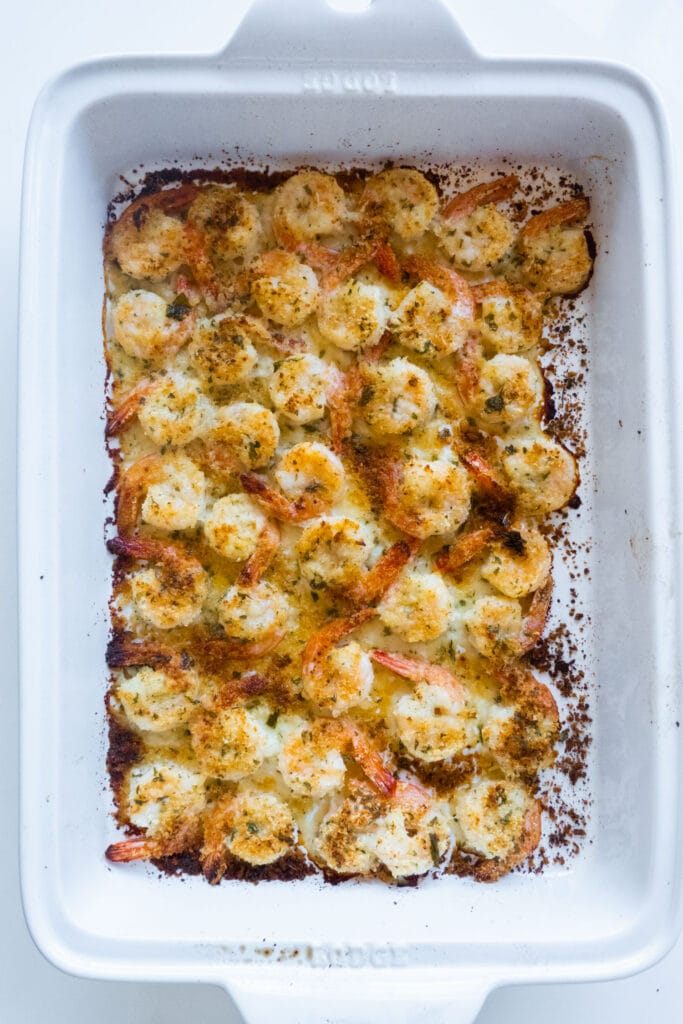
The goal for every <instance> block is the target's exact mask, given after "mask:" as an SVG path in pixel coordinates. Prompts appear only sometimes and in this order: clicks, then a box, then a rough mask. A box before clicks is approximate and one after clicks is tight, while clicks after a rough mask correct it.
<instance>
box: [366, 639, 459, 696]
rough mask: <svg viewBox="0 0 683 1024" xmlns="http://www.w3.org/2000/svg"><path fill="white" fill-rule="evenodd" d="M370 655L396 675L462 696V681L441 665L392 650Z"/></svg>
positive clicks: (375, 651)
mask: <svg viewBox="0 0 683 1024" xmlns="http://www.w3.org/2000/svg"><path fill="white" fill-rule="evenodd" d="M370 657H371V658H372V660H373V661H374V662H375V663H376V664H378V665H382V666H384V668H388V669H390V671H392V672H395V673H396V675H397V676H402V677H403V678H404V679H410V681H411V682H414V683H421V682H425V683H430V684H431V685H433V686H441V687H443V688H444V689H446V690H448V692H449V693H450V694H451V695H452V696H454V697H457V698H461V697H462V696H463V692H464V691H463V687H462V683H461V682H460V680H459V679H458V677H457V676H455V675H453V673H452V672H451V671H449V669H447V668H445V667H444V666H443V665H434V664H432V663H431V662H428V661H421V660H420V659H419V658H407V657H405V656H404V655H402V654H396V653H394V652H392V651H380V650H377V649H374V650H372V651H370Z"/></svg>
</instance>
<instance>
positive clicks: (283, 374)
mask: <svg viewBox="0 0 683 1024" xmlns="http://www.w3.org/2000/svg"><path fill="white" fill-rule="evenodd" d="M346 388H347V384H346V378H345V375H344V374H343V373H342V371H341V370H339V368H338V367H336V366H334V365H333V364H328V363H324V362H323V361H322V359H318V357H317V356H313V355H301V356H292V357H291V358H290V359H284V360H283V361H282V362H281V363H280V365H279V366H278V368H277V370H276V371H275V373H274V374H273V376H272V378H271V382H270V389H269V390H270V397H271V399H272V401H273V405H274V406H275V408H276V409H277V410H278V411H279V412H281V413H282V415H283V416H285V417H286V419H288V420H290V421H291V422H293V423H313V422H315V421H316V420H319V419H321V418H322V417H323V416H324V415H325V411H326V410H327V409H329V413H330V423H331V433H332V440H333V448H334V449H335V451H338V450H339V449H340V446H341V443H342V441H343V440H344V437H346V436H347V435H348V434H349V433H350V426H351V414H350V410H349V408H348V403H347V398H346Z"/></svg>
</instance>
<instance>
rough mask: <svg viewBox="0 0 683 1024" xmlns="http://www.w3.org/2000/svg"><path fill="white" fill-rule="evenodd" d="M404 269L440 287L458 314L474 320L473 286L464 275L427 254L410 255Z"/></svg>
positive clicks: (435, 286)
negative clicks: (428, 256)
mask: <svg viewBox="0 0 683 1024" xmlns="http://www.w3.org/2000/svg"><path fill="white" fill-rule="evenodd" d="M402 266H403V269H404V270H405V271H406V272H407V273H408V274H410V275H411V276H412V277H417V278H419V279H420V281H428V282H429V284H431V285H433V287H434V288H438V289H439V291H440V292H443V294H444V295H446V296H447V298H449V299H450V301H451V302H452V303H453V305H454V307H455V308H456V309H457V312H458V314H459V315H460V317H462V319H464V320H474V313H475V305H474V295H473V293H472V286H471V285H470V284H469V282H468V281H466V280H465V278H464V277H461V276H460V274H458V273H456V272H455V270H450V269H449V268H448V267H444V265H443V264H442V263H437V262H436V260H431V259H428V258H427V257H426V256H408V258H407V259H405V260H404V261H403V264H402Z"/></svg>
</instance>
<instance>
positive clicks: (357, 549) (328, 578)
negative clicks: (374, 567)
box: [296, 516, 372, 590]
mask: <svg viewBox="0 0 683 1024" xmlns="http://www.w3.org/2000/svg"><path fill="white" fill-rule="evenodd" d="M371 551H372V541H371V537H370V533H369V531H368V529H367V527H365V526H364V525H363V524H361V523H358V522H356V520H354V519H348V518H346V517H343V516H337V517H333V518H332V517H330V518H323V519H316V520H314V521H313V522H312V523H309V524H307V526H306V527H305V528H304V530H303V532H302V534H301V536H300V538H299V540H298V542H297V545H296V552H297V555H298V557H299V567H300V569H301V574H302V576H303V577H304V579H306V580H308V582H309V583H311V584H312V585H313V587H314V588H316V589H318V588H320V587H331V588H333V589H341V590H346V588H347V587H349V586H353V585H354V584H355V583H357V582H358V581H359V580H360V579H361V577H362V576H363V574H364V573H365V572H366V571H367V563H368V561H369V559H370V555H371Z"/></svg>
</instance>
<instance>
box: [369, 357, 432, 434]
mask: <svg viewBox="0 0 683 1024" xmlns="http://www.w3.org/2000/svg"><path fill="white" fill-rule="evenodd" d="M360 380H361V394H360V399H359V403H358V404H359V406H360V409H361V411H362V414H363V416H364V418H365V419H366V421H367V422H368V423H369V425H370V426H371V427H372V428H373V430H374V431H375V432H376V433H378V434H380V435H382V434H405V433H407V432H408V431H410V430H414V429H415V428H416V427H420V426H422V425H423V424H424V423H426V422H427V420H429V419H430V417H431V416H432V415H433V414H434V410H435V409H436V394H435V391H434V385H433V384H432V381H431V378H430V376H429V374H428V373H427V372H426V371H425V370H423V369H421V368H420V367H419V366H415V365H414V364H413V363H411V362H410V361H409V360H408V359H392V360H391V361H390V362H388V363H380V364H375V363H368V364H365V365H363V366H362V367H361V371H360Z"/></svg>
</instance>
